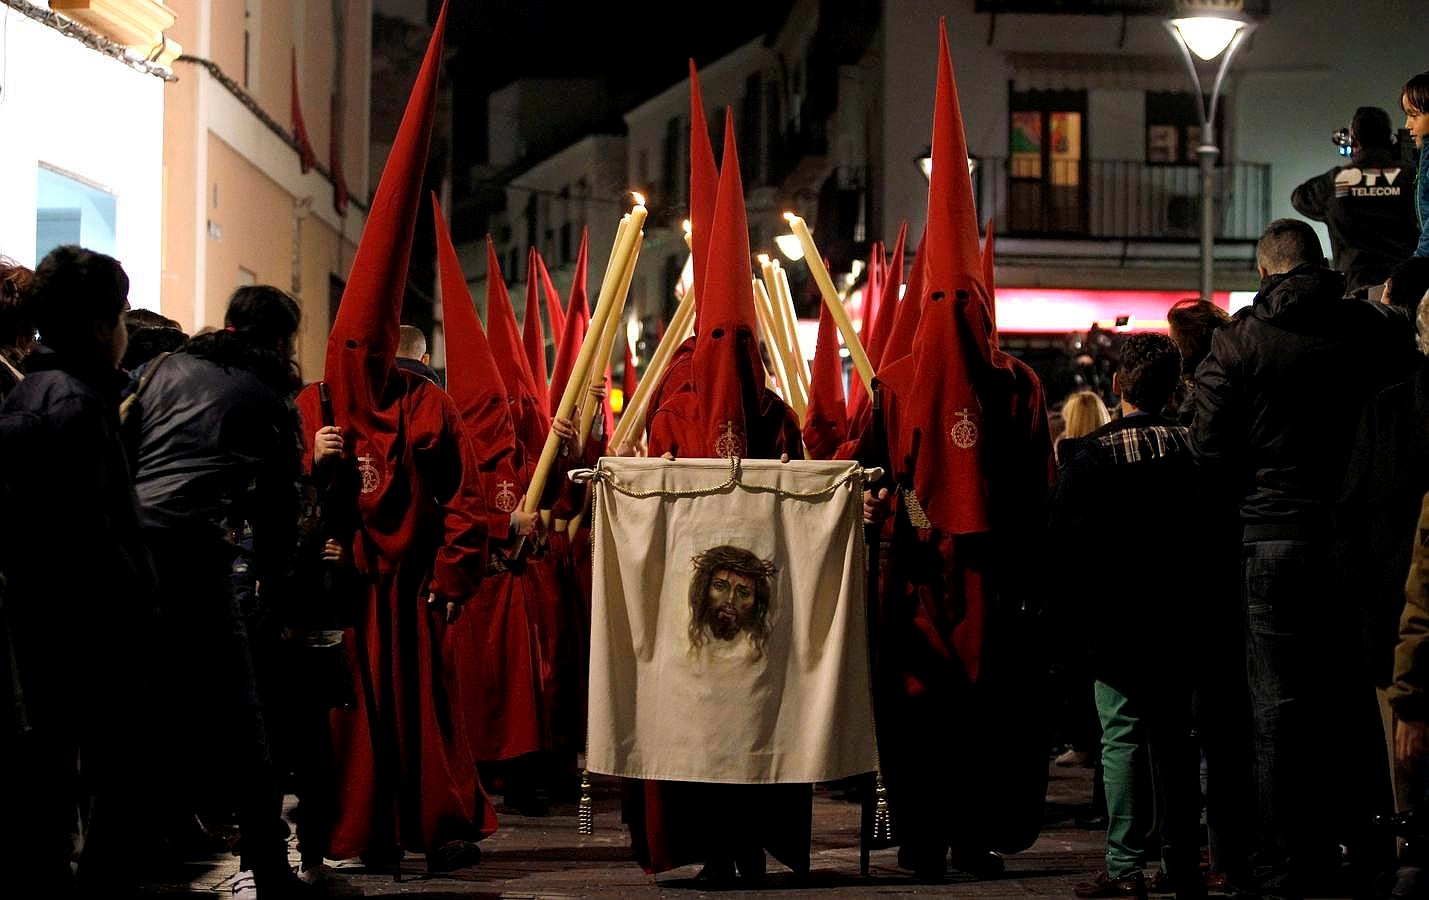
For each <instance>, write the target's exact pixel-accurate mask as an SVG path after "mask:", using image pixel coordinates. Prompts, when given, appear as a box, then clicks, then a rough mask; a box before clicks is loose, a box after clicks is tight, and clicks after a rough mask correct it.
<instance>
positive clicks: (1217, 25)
mask: <svg viewBox="0 0 1429 900" xmlns="http://www.w3.org/2000/svg"><path fill="white" fill-rule="evenodd" d="M1244 9H1245V3H1244V0H1181V2H1180V3H1178V4H1177V10H1178V13H1179V14H1178V15H1177V16H1176V17H1175V18H1173V19H1169V20H1167V21H1166V22H1165V23H1164V24H1165V25H1166V30H1167V31H1169V32H1171V36H1172V37H1174V38H1175V39H1176V46H1177V47H1180V48H1181V55H1182V56H1183V57H1185V60H1186V68H1187V69H1189V70H1190V72H1191V81H1192V83H1193V84H1195V86H1196V113H1197V114H1198V115H1199V116H1200V117H1201V142H1200V144H1199V145H1198V146H1197V147H1196V158H1197V159H1198V160H1200V163H1201V299H1202V300H1205V301H1207V302H1210V299H1211V290H1212V280H1213V273H1214V270H1215V254H1216V225H1215V222H1216V220H1215V207H1216V203H1215V186H1216V157H1217V156H1219V155H1220V152H1221V151H1220V148H1219V147H1217V146H1216V104H1217V103H1218V102H1219V101H1220V96H1221V85H1222V84H1223V83H1224V82H1225V77H1226V71H1227V70H1228V69H1229V68H1230V65H1231V58H1232V57H1234V56H1235V53H1236V51H1237V50H1239V49H1240V46H1241V44H1243V43H1244V42H1245V36H1246V35H1248V34H1250V32H1251V31H1252V30H1253V29H1254V28H1255V23H1254V22H1251V21H1250V20H1248V19H1247V18H1245V15H1244ZM1193 54H1194V55H1193ZM1196 57H1200V58H1201V59H1202V60H1204V61H1206V62H1212V61H1214V60H1215V59H1216V57H1220V60H1221V64H1220V66H1219V67H1218V68H1217V69H1216V80H1215V81H1214V82H1213V83H1212V85H1211V93H1210V98H1209V100H1207V98H1206V96H1205V93H1206V92H1205V89H1204V88H1203V87H1202V86H1201V73H1200V70H1199V69H1197V68H1196Z"/></svg>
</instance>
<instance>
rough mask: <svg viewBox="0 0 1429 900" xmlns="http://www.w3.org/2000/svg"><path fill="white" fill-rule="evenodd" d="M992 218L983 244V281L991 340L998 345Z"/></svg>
mask: <svg viewBox="0 0 1429 900" xmlns="http://www.w3.org/2000/svg"><path fill="white" fill-rule="evenodd" d="M996 243H997V241H996V236H995V235H994V234H993V231H992V220H991V219H988V220H987V239H986V240H985V241H983V244H982V283H983V284H984V285H985V286H986V287H987V318H988V322H989V323H990V324H991V325H992V334H991V335H989V340H991V341H992V346H993V347H994V348H996V347H997V250H996V247H995V245H996Z"/></svg>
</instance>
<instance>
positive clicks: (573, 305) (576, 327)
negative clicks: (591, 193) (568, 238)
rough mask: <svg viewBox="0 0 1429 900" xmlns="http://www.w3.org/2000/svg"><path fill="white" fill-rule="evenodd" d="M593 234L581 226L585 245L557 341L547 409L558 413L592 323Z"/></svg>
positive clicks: (577, 265)
mask: <svg viewBox="0 0 1429 900" xmlns="http://www.w3.org/2000/svg"><path fill="white" fill-rule="evenodd" d="M589 243H590V241H589V235H588V234H587V233H586V231H585V230H584V229H582V230H581V249H580V252H579V253H577V254H576V271H575V274H574V275H573V276H572V277H571V299H570V301H569V302H568V303H567V304H566V314H565V321H564V323H563V327H562V329H561V335H560V338H559V340H558V342H557V344H556V364H555V366H553V367H552V369H551V395H550V401H551V402H550V405H549V406H548V407H547V411H548V412H549V413H550V414H551V415H553V416H554V415H555V414H556V407H557V406H559V405H560V403H561V396H562V395H564V394H565V392H566V383H567V382H569V381H570V380H571V369H572V368H574V367H575V364H576V357H577V356H579V355H580V352H581V342H582V341H584V340H585V332H586V326H588V325H589V324H590V305H589V304H588V303H587V302H586V262H587V259H588V255H587V254H588V250H589Z"/></svg>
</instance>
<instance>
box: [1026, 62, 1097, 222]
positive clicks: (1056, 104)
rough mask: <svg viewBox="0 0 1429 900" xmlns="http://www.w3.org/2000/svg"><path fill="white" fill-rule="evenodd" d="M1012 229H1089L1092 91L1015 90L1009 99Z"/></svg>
mask: <svg viewBox="0 0 1429 900" xmlns="http://www.w3.org/2000/svg"><path fill="white" fill-rule="evenodd" d="M1008 107H1009V115H1008V140H1007V142H1008V163H1007V175H1008V192H1009V197H1008V201H1009V202H1008V220H1009V221H1008V229H1009V231H1012V232H1021V233H1036V234H1048V233H1053V234H1057V233H1060V234H1074V233H1079V232H1082V231H1085V229H1086V178H1085V167H1086V155H1087V154H1086V148H1087V134H1086V128H1085V127H1084V125H1085V123H1086V114H1087V93H1086V91H1039V90H1030V91H1016V90H1014V91H1012V93H1011V96H1010V97H1009V98H1008Z"/></svg>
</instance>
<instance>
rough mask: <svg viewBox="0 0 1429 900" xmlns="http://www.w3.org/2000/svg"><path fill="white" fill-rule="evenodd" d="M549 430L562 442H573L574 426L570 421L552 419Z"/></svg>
mask: <svg viewBox="0 0 1429 900" xmlns="http://www.w3.org/2000/svg"><path fill="white" fill-rule="evenodd" d="M551 430H552V431H554V432H555V433H556V437H558V438H560V439H561V440H563V441H569V440H573V439H574V438H575V436H576V426H575V424H574V423H572V422H571V420H570V419H552V420H551Z"/></svg>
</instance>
